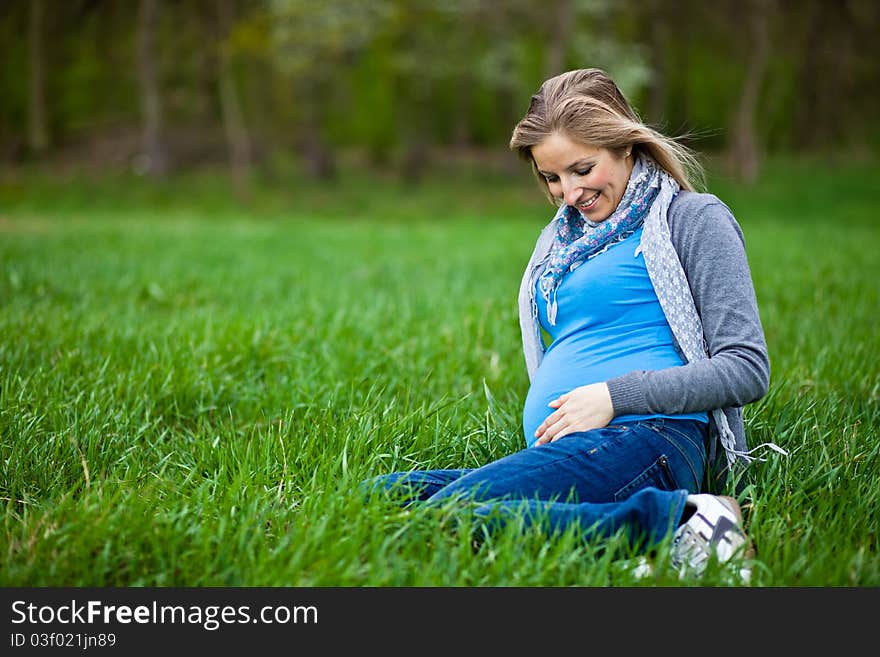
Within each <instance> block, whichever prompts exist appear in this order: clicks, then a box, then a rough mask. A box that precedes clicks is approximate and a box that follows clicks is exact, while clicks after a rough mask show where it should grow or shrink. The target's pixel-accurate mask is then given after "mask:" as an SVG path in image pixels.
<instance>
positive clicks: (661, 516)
mask: <svg viewBox="0 0 880 657" xmlns="http://www.w3.org/2000/svg"><path fill="white" fill-rule="evenodd" d="M687 497H688V492H687V491H686V490H674V491H666V490H660V489H657V488H643V489H641V490H639V491H637V492H636V493H634V494H633V495H631V496H630V497H628V498H627V499H625V500H623V501H621V502H605V503H596V502H582V503H580V504H572V503H567V502H545V501H542V500H522V501H514V500H498V501H489V502H486V503H484V504H482V505H480V506H477V507H476V508H475V509H474V510H473V513H474V515H475V516H476V517H477V518H479V519H480V520H482V521H483V524H484V526H486V527H487V528H488V529H489V531H490V532H491V531H495V530H498V529H500V528H501V527H503V526H504V525H505V524H507V522H509V521H510V520H513V519H517V518H522V520H523V524H524V525H525V526H539V527H541V529H542V530H543V531H544V532H546V533H548V534H553V533H561V532H563V531H565V530H566V529H569V528H571V527H576V528H577V531H578V533H579V534H580V535H581V536H582V537H583V539H584V540H590V539H593V538H600V537H604V538H607V537H609V536H612V535H613V534H615V533H616V532H618V531H620V530H623V531H624V533H625V536H626V537H627V539H628V540H629V543H630V545H631V546H636V545H639V546H641V547H642V548H643V549H648V548H650V547H652V546H654V545H656V544H657V543H659V542H660V541H661V540H662V539H663V538H664V537H665V536H666V535H667V534H668V533H670V532H671V531H673V530H674V529H675V528H676V526H677V525H678V524H679V521H680V519H681V517H682V513H683V512H684V508H685V504H686V502H687Z"/></svg>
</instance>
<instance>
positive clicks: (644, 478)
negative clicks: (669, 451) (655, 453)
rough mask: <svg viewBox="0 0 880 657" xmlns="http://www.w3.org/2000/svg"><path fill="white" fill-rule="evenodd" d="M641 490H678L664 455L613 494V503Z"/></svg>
mask: <svg viewBox="0 0 880 657" xmlns="http://www.w3.org/2000/svg"><path fill="white" fill-rule="evenodd" d="M643 488H659V489H660V490H675V489H676V488H678V486H677V485H676V483H675V478H674V477H673V476H672V471H671V470H670V468H669V459H668V458H667V456H666V455H665V454H661V455H660V456H659V457H657V460H656V461H654V462H653V463H652V464H651V465H649V466H648V467H647V468H645V469H644V470H642V472H641V473H640V474H639V475H638V476H637V477H636V478H635V479H633V480H632V481H630V482H629V483H628V484H627V485H626V486H624V487H623V488H620V489H619V490H618V491H617V492H616V493H614V501H615V502H620V501H622V500H625V499H626V498H628V497H629V496H630V495H632V494H633V493H636V492H638V491H640V490H642V489H643Z"/></svg>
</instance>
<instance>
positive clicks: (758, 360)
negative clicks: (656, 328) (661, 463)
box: [607, 193, 770, 415]
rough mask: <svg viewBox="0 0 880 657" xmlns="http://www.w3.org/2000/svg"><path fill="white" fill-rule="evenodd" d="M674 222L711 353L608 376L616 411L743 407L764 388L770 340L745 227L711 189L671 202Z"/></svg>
mask: <svg viewBox="0 0 880 657" xmlns="http://www.w3.org/2000/svg"><path fill="white" fill-rule="evenodd" d="M669 225H670V230H671V233H672V241H673V244H674V245H675V250H676V252H677V253H678V255H679V258H680V259H681V263H682V266H683V267H684V271H685V274H686V276H687V279H688V282H689V284H690V288H691V293H692V295H693V298H694V302H695V304H696V307H697V312H698V313H699V314H700V319H701V321H702V324H703V334H704V336H705V338H706V344H707V347H708V352H709V358H707V359H704V360H700V361H696V362H693V363H688V364H686V365H682V366H679V367H671V368H668V369H663V370H653V371H651V370H640V371H635V372H630V373H629V374H625V375H623V376H620V377H616V378H614V379H611V380H609V381H608V382H607V383H608V390H609V393H610V397H611V401H612V404H613V407H614V415H623V414H629V413H668V414H677V413H690V412H695V411H708V410H712V409H716V408H726V407H730V406H744V405H745V404H748V403H749V402H753V401H755V400H757V399H760V398H761V397H763V396H764V395H765V394H766V393H767V388H768V385H769V381H770V361H769V357H768V354H767V345H766V341H765V339H764V331H763V328H762V326H761V320H760V316H759V314H758V304H757V300H756V297H755V290H754V285H753V283H752V277H751V272H750V270H749V265H748V261H747V258H746V252H745V243H744V239H743V234H742V230H741V229H740V227H739V225H738V224H737V222H736V220H735V219H734V217H733V214H732V213H731V212H730V209H729V208H728V207H727V206H726V205H724V204H723V203H722V202H721V201H719V200H718V199H717V198H716V197H714V196H712V195H710V194H694V193H682V194H679V197H678V198H676V200H675V201H674V202H673V204H672V205H671V206H670V209H669Z"/></svg>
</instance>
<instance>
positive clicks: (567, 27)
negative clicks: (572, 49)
mask: <svg viewBox="0 0 880 657" xmlns="http://www.w3.org/2000/svg"><path fill="white" fill-rule="evenodd" d="M552 11H553V17H552V23H551V34H550V42H549V44H548V46H547V77H551V76H554V75H559V74H560V73H564V72H565V68H566V62H567V57H568V45H569V42H570V41H571V33H572V27H573V25H574V20H575V12H574V6H573V5H572V3H571V0H557V1H556V3H555V4H554V5H553V10H552Z"/></svg>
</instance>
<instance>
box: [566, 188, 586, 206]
mask: <svg viewBox="0 0 880 657" xmlns="http://www.w3.org/2000/svg"><path fill="white" fill-rule="evenodd" d="M582 193H583V187H581V186H580V185H576V184H574V183H573V182H563V183H562V199H563V200H564V201H565V203H566V204H567V205H576V204H577V202H578V201H579V200H580V198H581V194H582Z"/></svg>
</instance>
